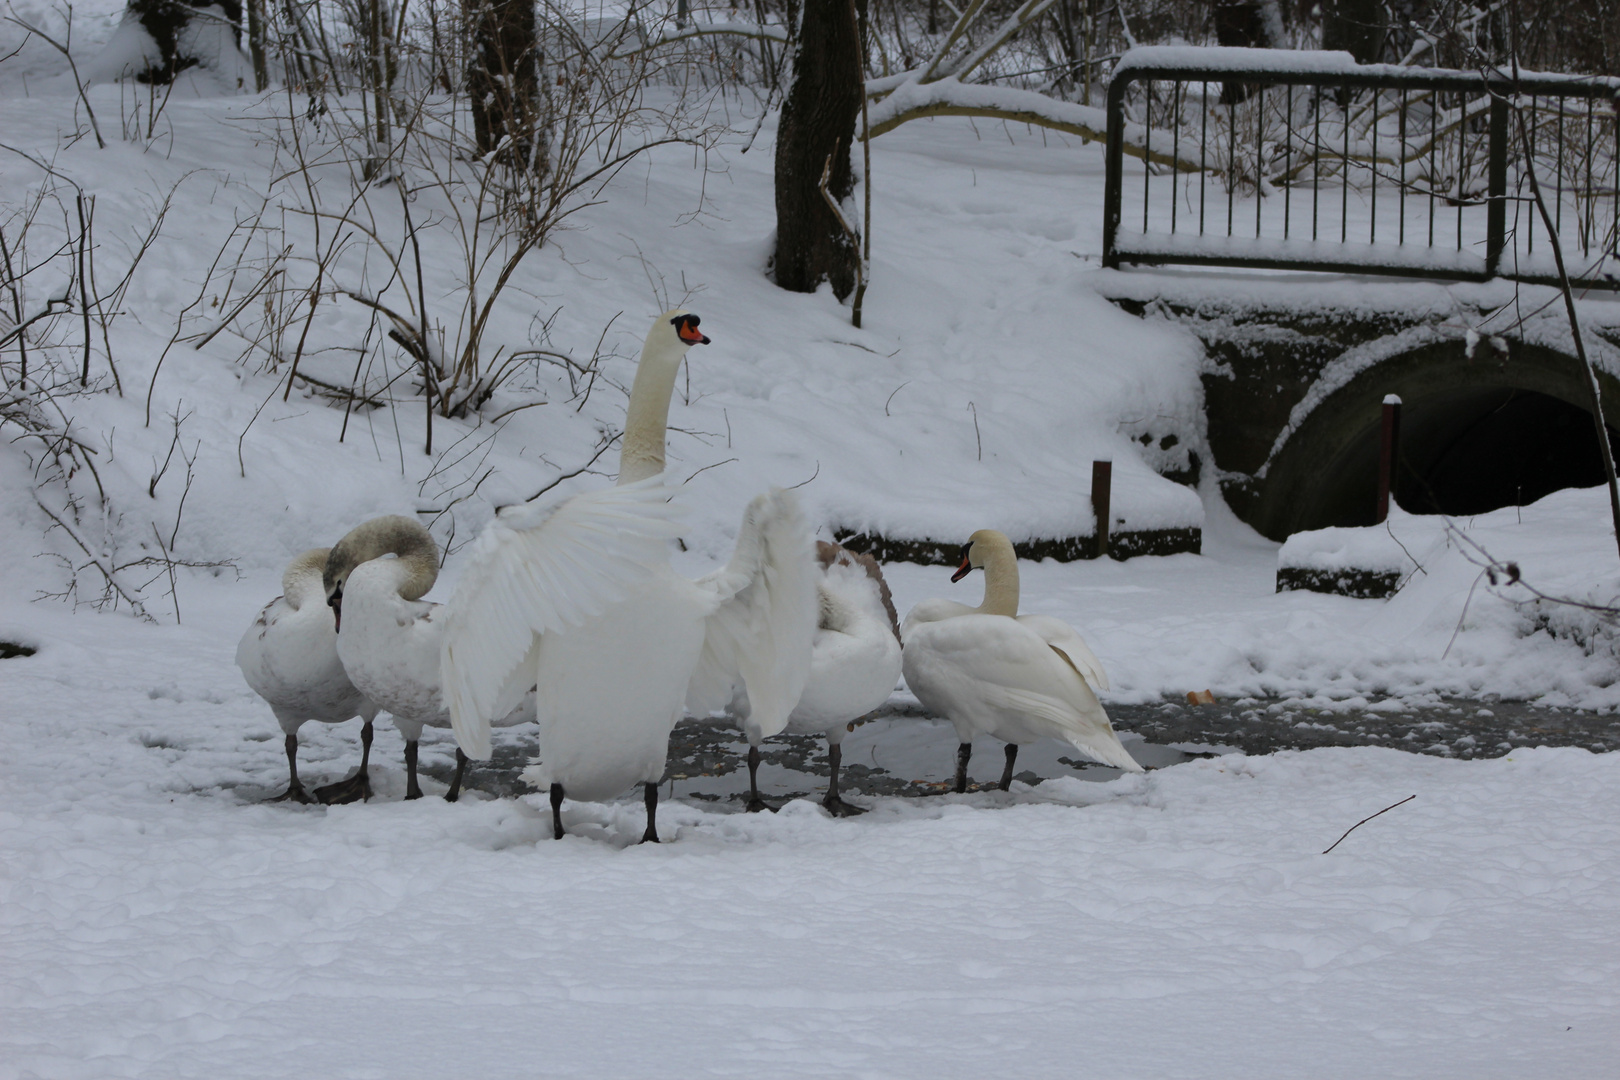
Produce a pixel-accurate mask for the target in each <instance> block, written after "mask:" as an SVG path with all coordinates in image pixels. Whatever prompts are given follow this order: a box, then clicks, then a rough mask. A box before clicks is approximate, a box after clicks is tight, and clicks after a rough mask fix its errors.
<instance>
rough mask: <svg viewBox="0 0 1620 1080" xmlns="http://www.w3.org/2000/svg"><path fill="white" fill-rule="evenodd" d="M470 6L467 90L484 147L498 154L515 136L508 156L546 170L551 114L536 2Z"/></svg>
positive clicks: (484, 0) (473, 2)
mask: <svg viewBox="0 0 1620 1080" xmlns="http://www.w3.org/2000/svg"><path fill="white" fill-rule="evenodd" d="M466 11H467V18H468V21H469V23H470V24H471V29H472V55H471V56H470V58H469V59H468V63H467V94H468V96H469V97H470V98H471V99H472V114H473V136H474V138H475V140H476V142H477V145H478V152H479V153H480V154H489V153H493V152H494V151H495V150H496V149H497V148H498V147H500V146H501V143H502V140H505V139H510V140H511V142H510V143H509V144H508V145H507V147H506V149H505V150H504V151H503V152H502V158H503V160H504V161H506V162H508V163H510V164H518V165H523V164H528V165H530V166H532V167H533V168H535V170H536V171H537V172H543V171H544V170H545V154H544V149H545V148H544V145H543V143H544V141H545V132H546V128H547V122H546V121H547V118H546V109H545V97H544V93H543V91H542V88H541V86H540V65H541V60H542V57H541V52H540V40H539V35H538V32H537V29H536V25H535V18H534V5H533V3H531V2H529V0H468V3H467V8H466ZM537 143H538V145H537Z"/></svg>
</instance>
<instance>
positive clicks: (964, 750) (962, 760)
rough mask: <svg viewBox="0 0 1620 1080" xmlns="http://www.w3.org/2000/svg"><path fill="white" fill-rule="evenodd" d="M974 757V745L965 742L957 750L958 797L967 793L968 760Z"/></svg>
mask: <svg viewBox="0 0 1620 1080" xmlns="http://www.w3.org/2000/svg"><path fill="white" fill-rule="evenodd" d="M972 756H973V744H972V743H970V742H965V743H963V744H962V745H960V746H958V747H957V748H956V793H957V794H958V795H960V794H962V793H963V792H965V791H967V786H968V777H967V767H968V759H969V758H971V757H972Z"/></svg>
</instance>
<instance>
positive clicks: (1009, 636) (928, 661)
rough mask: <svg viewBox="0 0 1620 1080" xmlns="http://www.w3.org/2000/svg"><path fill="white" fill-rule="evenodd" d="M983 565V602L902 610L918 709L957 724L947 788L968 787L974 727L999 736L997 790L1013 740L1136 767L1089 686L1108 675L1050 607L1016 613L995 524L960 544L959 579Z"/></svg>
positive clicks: (1003, 543)
mask: <svg viewBox="0 0 1620 1080" xmlns="http://www.w3.org/2000/svg"><path fill="white" fill-rule="evenodd" d="M977 567H983V568H984V602H983V603H982V604H980V605H979V606H978V607H976V608H970V607H968V606H967V605H966V604H959V603H957V602H956V601H954V600H924V601H923V602H922V603H920V604H918V605H917V606H916V607H914V608H912V609H911V611H910V613H909V614H907V615H906V624H905V627H904V628H903V629H902V631H901V636H902V637H903V638H904V640H905V673H906V685H907V686H909V687H911V691H912V693H914V694H916V695H917V700H918V701H921V702H922V703H923V705H924V706H925V707H927V708H928V709H929V710H930V711H932V712H934V713H937V714H938V715H941V716H944V717H946V718H947V719H948V720H950V721H951V723H952V724H953V725H954V726H955V727H956V735H957V739H958V741H959V742H960V743H961V745H960V747H959V748H958V750H957V755H956V790H957V791H966V790H967V766H968V758H969V757H970V756H971V755H972V753H973V737H974V736H975V735H977V734H979V733H980V732H983V733H985V734H989V735H994V736H995V737H996V738H998V739H1002V740H1005V741H1006V743H1007V767H1006V770H1005V771H1004V772H1003V773H1002V774H1001V790H1003V791H1006V790H1007V788H1008V787H1009V786H1011V784H1012V772H1013V761H1014V759H1015V758H1017V756H1018V747H1019V745H1020V744H1023V743H1032V742H1035V741H1036V740H1037V739H1048V738H1051V739H1061V740H1063V741H1064V742H1067V743H1069V744H1070V745H1071V746H1073V747H1074V748H1075V749H1076V750H1079V751H1080V752H1081V753H1082V754H1085V755H1086V756H1087V757H1089V758H1093V759H1095V760H1097V761H1100V762H1102V763H1103V764H1104V765H1112V766H1113V767H1114V768H1116V769H1124V770H1125V771H1126V772H1141V771H1142V766H1140V765H1138V764H1137V763H1136V761H1135V759H1134V758H1132V757H1131V755H1130V754H1129V753H1128V752H1127V751H1126V749H1125V747H1124V746H1123V745H1121V743H1120V741H1119V736H1118V735H1116V734H1114V726H1113V725H1112V724H1110V723H1109V722H1108V714H1107V713H1105V712H1104V711H1103V707H1102V703H1101V702H1099V701H1098V700H1097V695H1096V693H1095V692H1093V690H1092V686H1093V685H1095V686H1097V687H1099V688H1101V689H1103V690H1106V689H1108V676H1107V675H1105V674H1104V673H1103V669H1102V664H1101V663H1099V662H1098V660H1097V658H1096V656H1094V655H1093V654H1092V652H1091V650H1090V649H1089V648H1087V647H1086V643H1085V642H1084V641H1082V640H1081V639H1080V635H1079V634H1077V633H1075V632H1074V630H1073V629H1072V628H1071V627H1070V626H1069V625H1068V624H1066V623H1064V622H1062V621H1061V620H1059V619H1054V618H1052V617H1051V616H1049V615H1019V614H1018V556H1017V555H1016V554H1014V552H1013V546H1012V543H1011V542H1010V541H1009V540H1008V539H1007V537H1006V536H1004V535H1003V534H1001V533H999V532H996V531H995V530H994V529H980V530H979V531H978V532H976V533H974V534H973V535H972V536H971V537H970V538H969V539H968V543H967V546H966V547H964V548H963V549H962V565H961V566H960V567H958V568H957V570H956V573H954V574H952V575H951V580H952V581H961V580H962V579H963V578H964V577H966V576H967V575H968V573H969V572H970V571H972V570H973V569H975V568H977Z"/></svg>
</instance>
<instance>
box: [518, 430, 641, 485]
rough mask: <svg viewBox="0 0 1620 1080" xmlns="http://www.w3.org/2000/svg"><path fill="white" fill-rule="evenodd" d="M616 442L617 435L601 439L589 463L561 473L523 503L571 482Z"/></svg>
mask: <svg viewBox="0 0 1620 1080" xmlns="http://www.w3.org/2000/svg"><path fill="white" fill-rule="evenodd" d="M621 434H622V433H621ZM618 441H619V435H618V434H615V435H613V436H611V437H610V438H606V439H603V440H602V445H600V446H598V447H597V448H596V453H594V454H592V455H591V459H590V460H589V461H587V462H586V463H585V464H583V465H581V466H580V467H579V468H577V469H575V470H574V471H573V472H566V473H563V474H562V475H561V476H559V477H557V478H556V479H555V480H553V481H552V482H551V483H549V484H547V485H546V486H545V487H543V488H541V489H540V490H539V491H537V492H535V493H534V494H533V495H530V496H529V497H528V498H527V499H524V500H523V501H524V502H534V500H536V499H538V498H539V497H540V496H542V495H544V494H545V493H546V492H548V491H550V490H551V489H552V488H554V487H556V486H557V485H558V484H560V483H562V482H563V481H564V480H572V479H573V478H574V477H576V476H578V475H579V474H580V473H582V472H586V471H587V470H589V469H590V467H591V466H592V465H595V464H596V459H597V458H599V457H601V456H602V455H603V454H605V453H607V449H608V447H610V446H612V445H613V444H614V443H616V442H618Z"/></svg>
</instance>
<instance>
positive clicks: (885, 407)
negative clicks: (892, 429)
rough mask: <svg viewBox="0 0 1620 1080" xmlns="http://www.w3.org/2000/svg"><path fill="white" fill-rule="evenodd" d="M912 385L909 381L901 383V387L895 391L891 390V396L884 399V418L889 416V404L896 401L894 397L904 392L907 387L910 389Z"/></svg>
mask: <svg viewBox="0 0 1620 1080" xmlns="http://www.w3.org/2000/svg"><path fill="white" fill-rule="evenodd" d="M910 385H911V380H910V379H907V380H906V381H905V382H903V383H901V384H900V385H899V386H897V387H895V388H894V389H893V390H891V391H890V392H889V396H888V397H886V398H884V399H883V415H884V416H888V415H889V402H891V401H893V400H894V395H895V394H898V393H899V392H900V391H902V390H904V389H905V388H906V387H908V386H910Z"/></svg>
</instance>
